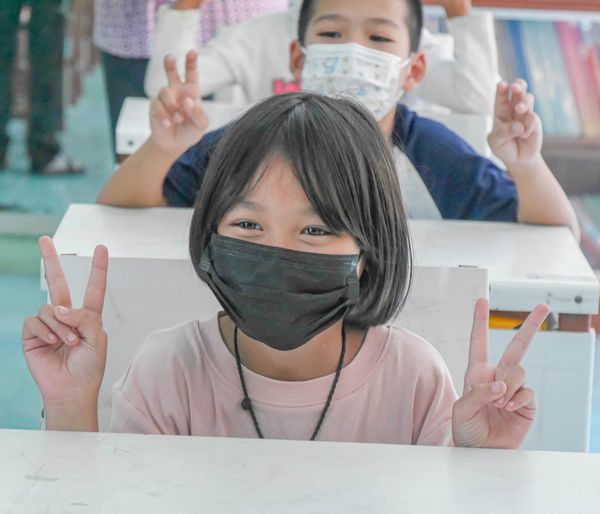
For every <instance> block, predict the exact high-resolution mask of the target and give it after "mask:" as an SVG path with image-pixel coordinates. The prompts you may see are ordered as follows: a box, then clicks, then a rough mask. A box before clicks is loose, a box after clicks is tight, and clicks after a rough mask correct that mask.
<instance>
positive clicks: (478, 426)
mask: <svg viewBox="0 0 600 514" xmlns="http://www.w3.org/2000/svg"><path fill="white" fill-rule="evenodd" d="M548 313H549V308H548V306H547V305H538V306H537V307H536V308H535V309H534V310H533V312H532V313H531V314H530V315H529V316H528V317H527V319H526V320H525V321H524V322H523V325H522V326H521V328H520V330H519V331H518V332H517V334H516V335H515V336H514V337H513V339H512V340H511V342H510V343H509V344H508V346H507V347H506V350H505V351H504V354H503V355H502V358H501V359H500V362H499V363H498V364H497V365H496V366H495V367H493V366H490V365H489V363H488V324H489V305H488V302H487V300H485V299H479V300H478V301H477V304H476V305H475V315H474V319H473V329H472V332H471V344H470V348H469V366H468V368H467V371H466V373H465V384H464V392H463V396H462V397H461V398H459V399H458V400H457V401H456V402H455V404H454V410H453V413H452V434H453V436H454V443H455V444H456V446H471V447H479V448H519V446H520V445H521V443H522V442H523V440H524V439H525V436H526V435H527V432H528V431H529V428H530V427H531V424H532V423H533V420H534V418H535V413H536V404H535V395H534V392H533V391H532V390H531V389H528V388H526V387H525V370H524V369H523V368H522V367H521V365H520V364H521V360H522V359H523V356H524V355H525V353H526V352H527V348H528V347H529V344H530V343H531V341H532V339H533V337H534V336H535V334H536V333H537V331H538V330H539V328H540V325H541V324H542V322H543V321H544V320H545V319H546V317H547V316H548Z"/></svg>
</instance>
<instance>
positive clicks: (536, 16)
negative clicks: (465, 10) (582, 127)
mask: <svg viewBox="0 0 600 514" xmlns="http://www.w3.org/2000/svg"><path fill="white" fill-rule="evenodd" d="M423 3H424V4H425V5H426V11H427V10H429V11H430V12H435V13H436V14H442V13H443V10H442V8H441V7H440V1H439V0H423ZM473 5H474V7H475V8H476V9H481V10H488V9H489V11H490V12H491V13H492V14H493V16H494V17H495V18H497V19H517V20H545V21H572V22H584V21H588V22H595V23H600V0H578V1H569V0H529V1H522V0H473ZM542 153H543V155H544V158H545V159H546V161H547V162H548V164H549V166H550V169H552V171H553V172H554V174H555V175H556V178H557V179H558V181H559V182H560V183H561V185H562V186H563V188H564V189H565V190H566V191H567V193H568V194H573V195H578V194H585V193H600V138H589V137H582V138H561V137H553V136H545V137H544V147H543V150H542Z"/></svg>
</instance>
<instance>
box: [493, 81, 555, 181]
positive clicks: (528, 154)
mask: <svg viewBox="0 0 600 514" xmlns="http://www.w3.org/2000/svg"><path fill="white" fill-rule="evenodd" d="M533 105H534V97H533V95H532V94H531V93H528V92H527V83H526V82H525V81H524V80H521V79H518V80H516V81H515V82H513V83H512V84H510V85H509V84H507V83H506V82H500V83H499V84H498V87H497V90H496V105H495V109H494V126H493V129H492V132H491V133H490V135H489V136H488V143H489V145H490V148H491V149H492V151H493V152H494V153H495V154H496V155H497V156H498V157H499V158H500V159H501V160H502V162H503V163H504V164H505V165H506V166H507V168H509V171H511V169H510V168H511V167H514V166H517V165H524V164H529V163H532V162H534V161H535V160H536V159H538V158H540V157H541V151H542V142H543V133H542V121H541V120H540V117H539V116H538V115H537V114H536V113H535V112H534V111H533Z"/></svg>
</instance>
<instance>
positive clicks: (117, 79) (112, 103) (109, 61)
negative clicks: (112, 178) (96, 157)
mask: <svg viewBox="0 0 600 514" xmlns="http://www.w3.org/2000/svg"><path fill="white" fill-rule="evenodd" d="M102 65H103V66H104V76H105V80H106V92H107V94H108V106H109V109H110V126H111V136H112V141H113V151H114V149H115V143H114V141H115V130H116V128H117V120H118V119H119V113H120V112H121V107H123V101H124V100H125V98H126V97H128V96H138V97H139V96H146V94H145V93H144V75H145V74H146V67H147V66H148V59H130V58H125V57H117V56H115V55H112V54H109V53H107V52H102Z"/></svg>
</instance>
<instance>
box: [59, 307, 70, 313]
mask: <svg viewBox="0 0 600 514" xmlns="http://www.w3.org/2000/svg"><path fill="white" fill-rule="evenodd" d="M58 312H60V313H61V314H69V309H67V308H66V307H63V306H62V305H59V306H58Z"/></svg>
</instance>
